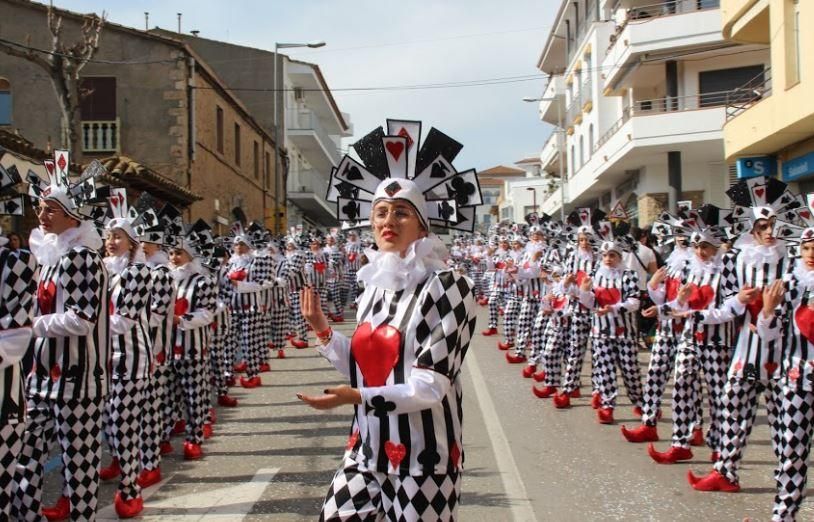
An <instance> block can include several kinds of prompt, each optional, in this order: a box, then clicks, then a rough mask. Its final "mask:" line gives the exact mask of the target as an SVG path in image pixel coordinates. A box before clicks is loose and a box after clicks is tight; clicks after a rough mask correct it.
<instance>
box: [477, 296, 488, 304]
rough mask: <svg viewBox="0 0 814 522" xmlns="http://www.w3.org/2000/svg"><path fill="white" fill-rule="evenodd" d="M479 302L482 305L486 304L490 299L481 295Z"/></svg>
mask: <svg viewBox="0 0 814 522" xmlns="http://www.w3.org/2000/svg"><path fill="white" fill-rule="evenodd" d="M478 304H479V305H481V306H486V305H488V304H489V300H488V299H487V298H485V297H481V298H480V299H478Z"/></svg>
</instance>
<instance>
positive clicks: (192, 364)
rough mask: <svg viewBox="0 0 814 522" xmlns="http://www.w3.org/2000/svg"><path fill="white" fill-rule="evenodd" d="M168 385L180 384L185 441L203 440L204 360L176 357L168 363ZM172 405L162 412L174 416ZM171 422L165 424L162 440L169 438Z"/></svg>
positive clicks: (200, 441) (204, 417) (199, 442)
mask: <svg viewBox="0 0 814 522" xmlns="http://www.w3.org/2000/svg"><path fill="white" fill-rule="evenodd" d="M169 364H170V367H171V368H172V373H171V374H170V386H180V390H181V398H182V405H183V411H184V414H185V417H186V424H187V432H186V441H187V442H193V443H195V444H201V443H202V442H203V425H204V422H206V418H207V414H208V413H209V412H208V411H207V409H208V408H207V397H206V393H207V389H206V386H205V384H206V383H205V381H206V367H207V365H208V363H207V361H206V360H201V359H195V360H193V359H178V360H173V361H171V362H170V363H169ZM174 409H175V406H174V405H168V408H165V410H164V414H165V415H168V416H170V417H172V416H174V411H173V410H174ZM171 434H172V423H166V424H165V431H164V433H163V436H162V440H170V436H171Z"/></svg>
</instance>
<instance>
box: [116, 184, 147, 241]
mask: <svg viewBox="0 0 814 522" xmlns="http://www.w3.org/2000/svg"><path fill="white" fill-rule="evenodd" d="M155 203H156V200H155V198H154V197H152V196H151V195H150V194H148V193H146V192H145V193H142V194H141V196H139V198H138V200H136V202H135V204H134V205H133V206H132V207H130V206H129V205H128V203H127V191H126V190H125V189H123V188H112V189H111V190H110V197H108V205H109V207H108V211H107V213H106V219H105V221H104V223H103V225H104V227H105V229H107V230H113V229H114V228H119V229H121V230H122V231H124V233H125V234H127V236H128V237H129V238H130V239H131V240H133V241H134V242H139V241H142V240H143V239H144V238H145V237H147V236H148V232H147V231H148V230H152V229H155V228H156V227H158V225H159V221H158V214H157V213H156V211H155Z"/></svg>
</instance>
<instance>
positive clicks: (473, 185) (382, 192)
mask: <svg viewBox="0 0 814 522" xmlns="http://www.w3.org/2000/svg"><path fill="white" fill-rule="evenodd" d="M462 148H463V145H461V144H460V143H458V142H457V141H455V140H453V139H452V138H450V137H449V136H447V135H446V134H444V133H442V132H440V131H438V130H437V129H435V128H431V129H430V131H429V132H428V133H427V136H426V137H425V138H424V140H423V141H422V135H421V122H420V121H409V120H387V133H385V131H384V129H383V128H382V127H379V128H377V129H375V130H374V131H372V132H370V133H369V134H367V135H366V136H364V137H363V138H362V139H360V140H359V141H357V142H356V143H355V144H353V149H354V150H355V151H356V154H357V155H358V157H359V158H360V159H361V162H359V161H356V160H355V159H353V158H351V157H350V156H349V155H345V156H344V157H343V158H342V160H341V161H340V162H339V165H338V166H337V167H336V168H335V169H333V170H332V172H331V181H330V184H329V187H328V194H327V197H326V199H327V200H328V201H331V202H333V203H336V206H337V217H338V219H339V220H340V221H341V222H342V228H343V229H345V228H354V227H364V226H368V225H369V224H370V221H369V219H368V216H370V212H371V209H372V207H373V203H374V202H375V201H377V200H380V199H388V200H393V199H400V200H406V201H409V202H410V203H411V204H412V205H413V206H414V207H415V208H416V210H417V211H418V214H419V217H420V219H421V221H422V223H423V224H424V226H425V227H426V228H427V229H428V230H429V227H430V225H435V226H438V227H444V228H450V229H455V230H464V231H467V232H472V231H473V230H474V226H475V207H477V206H478V205H481V204H483V198H482V196H481V192H480V183H479V181H478V176H477V173H476V172H475V170H474V169H470V170H466V171H463V172H458V171H457V170H456V169H455V167H453V166H452V161H453V160H454V159H455V157H456V156H457V155H458V153H459V152H460V151H461V149H462Z"/></svg>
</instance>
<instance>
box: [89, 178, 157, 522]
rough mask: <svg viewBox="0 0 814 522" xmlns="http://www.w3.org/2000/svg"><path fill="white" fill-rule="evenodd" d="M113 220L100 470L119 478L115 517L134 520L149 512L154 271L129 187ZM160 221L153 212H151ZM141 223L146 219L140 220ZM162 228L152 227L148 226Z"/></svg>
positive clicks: (116, 202)
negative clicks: (147, 422)
mask: <svg viewBox="0 0 814 522" xmlns="http://www.w3.org/2000/svg"><path fill="white" fill-rule="evenodd" d="M109 202H110V212H109V213H110V215H111V216H112V218H111V219H110V220H109V221H108V222H107V223H106V224H105V229H106V234H107V238H106V240H105V250H106V251H107V257H105V259H104V262H105V266H106V267H107V271H108V275H109V277H110V279H109V284H108V289H107V290H108V300H109V301H108V302H109V318H108V321H109V327H110V352H111V363H110V378H111V381H110V392H109V394H108V397H107V403H106V405H105V409H104V415H103V417H104V421H105V435H106V438H107V442H108V444H109V446H110V454H111V455H112V456H113V459H112V460H111V462H110V464H109V465H108V466H106V467H103V468H102V469H101V470H100V473H99V476H100V477H101V479H102V480H119V485H118V490H117V492H116V497H115V499H114V506H115V509H116V513H117V514H118V515H119V516H120V517H122V518H131V517H134V516H136V515H138V514H139V513H140V512H141V511H142V510H143V509H144V501H143V499H142V498H141V486H140V485H139V484H138V481H137V479H138V474H139V471H140V458H139V456H140V452H141V447H142V440H141V420H142V417H143V416H144V412H145V402H146V397H145V396H144V391H145V388H146V386H147V383H148V382H149V380H150V378H151V371H152V363H153V360H152V358H153V354H152V343H151V339H150V323H149V321H150V319H149V308H150V285H151V282H150V269H149V268H148V267H147V265H146V264H145V263H144V252H142V250H141V244H140V243H139V241H138V235H137V234H136V231H135V230H134V228H133V223H134V220H133V218H132V217H130V214H129V213H128V204H127V195H126V193H125V190H124V189H113V190H112V195H111V197H110V198H109ZM150 215H151V216H152V217H156V214H155V212H154V211H152V212H151V214H150ZM136 219H141V216H138V217H137V218H136ZM156 224H157V218H156V222H155V223H149V224H148V225H149V226H154V225H156Z"/></svg>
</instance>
